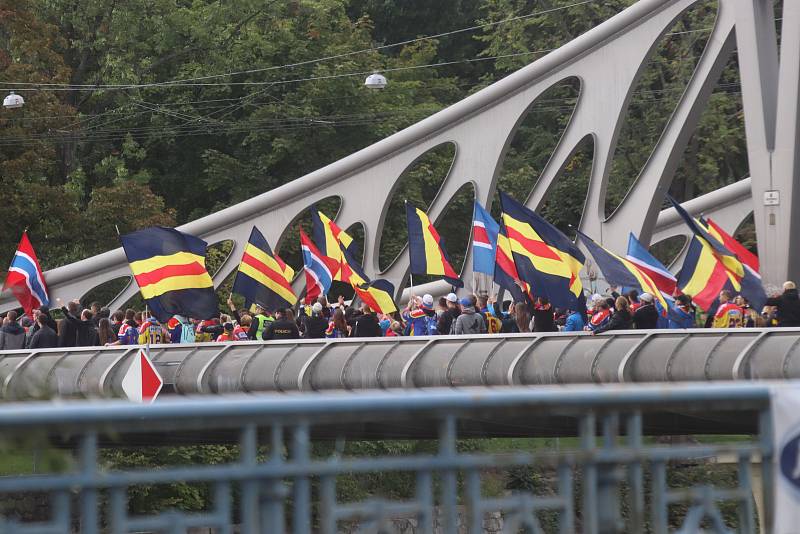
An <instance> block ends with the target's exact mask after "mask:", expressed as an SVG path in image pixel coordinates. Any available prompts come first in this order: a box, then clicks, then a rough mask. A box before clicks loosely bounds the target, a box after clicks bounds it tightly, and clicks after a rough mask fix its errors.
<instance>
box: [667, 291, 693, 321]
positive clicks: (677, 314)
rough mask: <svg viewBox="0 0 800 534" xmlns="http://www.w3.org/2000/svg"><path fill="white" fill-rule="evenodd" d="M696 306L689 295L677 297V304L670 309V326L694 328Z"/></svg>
mask: <svg viewBox="0 0 800 534" xmlns="http://www.w3.org/2000/svg"><path fill="white" fill-rule="evenodd" d="M695 326H696V325H695V321H694V306H692V298H691V297H690V296H689V295H678V296H677V297H675V306H674V307H673V308H672V309H670V310H669V327H670V328H672V329H680V328H694V327H695Z"/></svg>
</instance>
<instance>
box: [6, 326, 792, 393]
mask: <svg viewBox="0 0 800 534" xmlns="http://www.w3.org/2000/svg"><path fill="white" fill-rule="evenodd" d="M137 350H138V347H109V348H102V347H91V348H76V349H69V350H64V349H49V350H41V351H34V352H26V351H20V352H13V351H2V352H0V388H1V389H0V398H4V399H33V398H42V397H48V396H64V397H69V396H102V397H114V396H120V395H121V381H122V376H123V375H124V372H125V371H126V370H127V368H128V364H129V361H130V358H132V357H133V355H134V354H135V353H136V351H137ZM150 355H151V359H152V360H153V362H154V363H155V365H156V367H157V368H158V370H159V372H160V373H161V375H162V376H163V377H164V380H165V383H166V388H165V393H168V392H174V393H179V394H189V393H231V392H255V391H279V392H287V391H311V390H317V391H321V390H336V389H345V390H351V389H353V390H355V389H386V388H425V387H443V386H449V387H463V386H481V385H484V386H499V385H538V384H577V383H615V382H676V381H704V380H747V379H792V378H800V329H795V328H791V329H790V328H782V329H778V328H774V329H736V330H652V331H641V330H636V331H626V332H618V333H608V334H604V335H599V336H590V335H584V334H578V335H576V334H562V333H553V334H512V335H482V336H437V337H417V338H414V337H411V338H379V339H335V340H299V341H276V342H268V343H264V342H239V343H225V344H222V343H198V344H188V345H155V346H152V347H151V348H150Z"/></svg>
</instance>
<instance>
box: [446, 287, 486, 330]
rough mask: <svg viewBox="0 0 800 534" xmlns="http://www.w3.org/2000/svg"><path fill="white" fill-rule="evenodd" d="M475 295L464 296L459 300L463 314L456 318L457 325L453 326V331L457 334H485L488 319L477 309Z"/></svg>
mask: <svg viewBox="0 0 800 534" xmlns="http://www.w3.org/2000/svg"><path fill="white" fill-rule="evenodd" d="M475 302H476V300H475V297H474V296H469V297H464V298H463V299H461V300H460V301H459V304H461V315H459V316H458V318H456V321H455V325H454V326H453V333H454V334H456V335H463V334H485V333H486V321H485V320H484V319H483V315H481V314H480V313H478V312H477V311H475Z"/></svg>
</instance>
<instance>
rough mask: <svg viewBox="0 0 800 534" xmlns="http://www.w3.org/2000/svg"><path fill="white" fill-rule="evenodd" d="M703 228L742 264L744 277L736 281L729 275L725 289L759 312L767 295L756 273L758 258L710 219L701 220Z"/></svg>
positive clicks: (759, 276)
mask: <svg viewBox="0 0 800 534" xmlns="http://www.w3.org/2000/svg"><path fill="white" fill-rule="evenodd" d="M702 223H703V226H704V228H705V229H706V230H707V231H708V233H709V234H710V235H711V236H712V237H714V238H715V239H717V240H718V241H719V242H721V243H722V244H724V245H725V248H727V249H728V250H730V251H731V252H733V254H734V255H735V256H736V259H737V260H739V261H740V262H741V263H742V266H743V268H744V275H743V276H742V277H741V279H738V280H737V279H736V278H735V277H734V276H733V275H732V274H731V273H729V276H728V279H729V282H728V284H726V287H725V289H728V290H730V291H734V292H738V293H740V294H741V295H742V296H743V297H744V298H746V299H747V301H748V302H749V303H750V306H751V307H753V308H754V309H756V310H760V309H761V308H763V307H764V305H765V304H766V302H767V293H766V291H764V285H763V284H762V283H761V275H760V274H759V272H758V268H759V262H758V256H756V255H755V254H753V253H752V252H750V251H749V250H747V249H746V248H745V247H744V245H742V244H741V243H739V242H738V241H736V240H735V239H734V238H733V237H732V236H731V235H730V234H728V233H727V232H725V230H723V229H722V228H720V227H719V226H718V225H717V224H716V223H715V222H714V221H712V220H711V219H708V220H702Z"/></svg>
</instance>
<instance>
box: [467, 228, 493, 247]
mask: <svg viewBox="0 0 800 534" xmlns="http://www.w3.org/2000/svg"><path fill="white" fill-rule="evenodd" d="M472 240H473V241H474V242H476V243H485V244H487V245H491V242H490V241H489V234H488V233H486V228H484V227H483V226H477V225H475V226H473V227H472Z"/></svg>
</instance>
